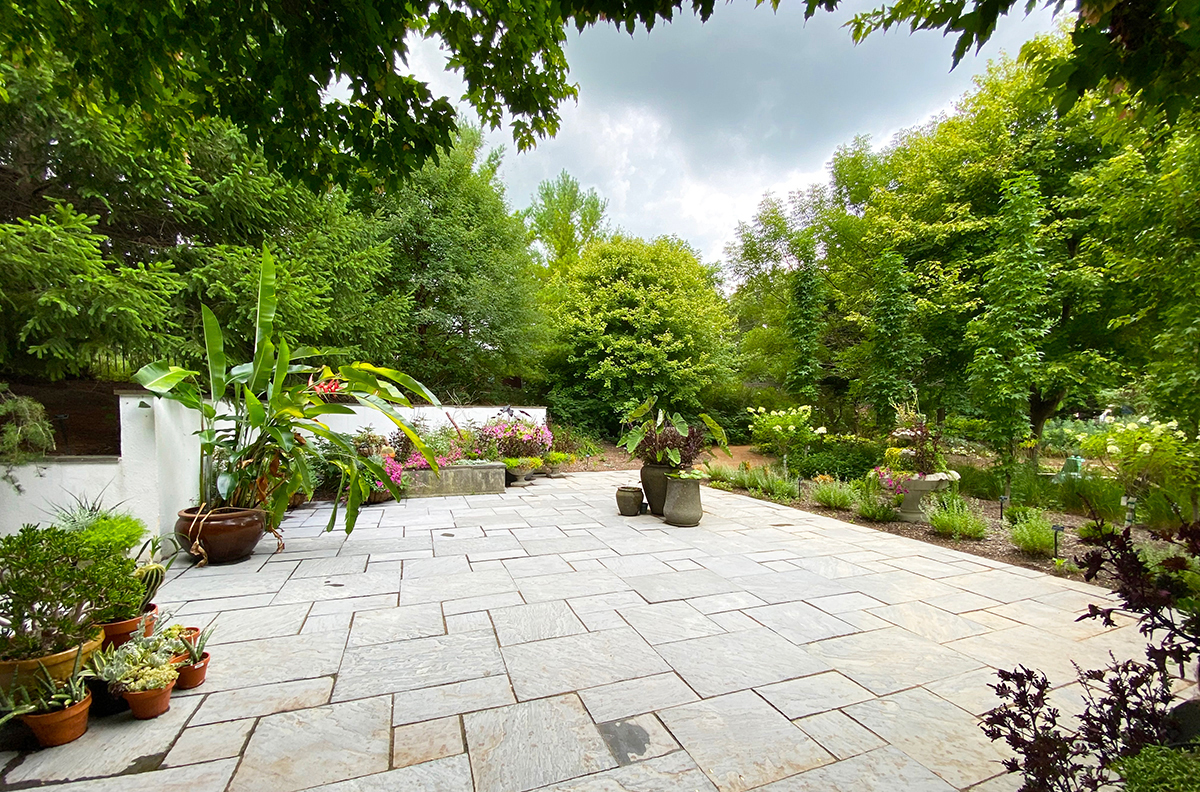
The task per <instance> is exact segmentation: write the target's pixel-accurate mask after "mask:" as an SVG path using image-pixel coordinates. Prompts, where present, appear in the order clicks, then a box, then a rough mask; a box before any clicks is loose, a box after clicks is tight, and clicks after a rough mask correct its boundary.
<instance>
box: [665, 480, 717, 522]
mask: <svg viewBox="0 0 1200 792" xmlns="http://www.w3.org/2000/svg"><path fill="white" fill-rule="evenodd" d="M706 478H708V476H706V475H704V474H703V473H701V472H700V471H699V470H676V471H673V472H671V473H668V474H667V494H666V498H665V499H664V501H663V520H664V521H665V522H666V523H667V524H668V525H675V526H679V527H681V528H690V527H691V526H693V525H699V524H700V519H701V518H702V517H703V516H704V508H703V507H702V506H701V504H700V482H701V481H703V480H704V479H706Z"/></svg>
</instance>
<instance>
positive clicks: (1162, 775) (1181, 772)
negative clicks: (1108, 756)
mask: <svg viewBox="0 0 1200 792" xmlns="http://www.w3.org/2000/svg"><path fill="white" fill-rule="evenodd" d="M1115 768H1116V770H1117V772H1119V773H1120V774H1121V777H1122V778H1124V779H1125V790H1126V792H1200V753H1194V752H1191V751H1183V750H1176V749H1172V748H1167V747H1166V746H1164V745H1147V746H1146V747H1145V748H1143V749H1142V750H1141V751H1139V752H1138V753H1137V754H1135V755H1134V756H1129V757H1126V758H1124V759H1122V760H1120V761H1119V762H1117V763H1116V765H1115Z"/></svg>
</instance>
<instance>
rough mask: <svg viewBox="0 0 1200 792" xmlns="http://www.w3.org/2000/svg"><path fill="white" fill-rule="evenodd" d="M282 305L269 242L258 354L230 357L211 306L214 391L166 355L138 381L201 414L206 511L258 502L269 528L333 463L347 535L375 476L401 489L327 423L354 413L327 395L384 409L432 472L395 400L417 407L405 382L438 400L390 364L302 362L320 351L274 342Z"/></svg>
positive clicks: (208, 344)
mask: <svg viewBox="0 0 1200 792" xmlns="http://www.w3.org/2000/svg"><path fill="white" fill-rule="evenodd" d="M275 307H276V298H275V263H274V260H273V259H272V257H271V255H270V253H269V252H268V251H266V250H265V249H264V251H263V258H262V270H261V274H260V278H259V292H258V307H257V318H256V321H255V340H254V354H253V359H252V360H250V361H249V362H245V363H241V364H238V365H233V366H231V365H230V364H229V361H228V360H227V358H226V355H225V346H224V338H223V335H222V331H221V326H220V323H219V322H218V321H217V318H216V316H215V315H214V314H213V312H212V311H211V310H209V308H208V307H207V306H205V307H203V309H202V313H203V318H204V345H205V351H206V354H207V360H208V371H207V375H208V376H207V390H206V389H205V388H204V386H203V385H202V384H201V382H200V380H201V379H202V374H201V373H200V372H197V371H189V370H187V369H183V368H180V367H178V366H174V365H170V364H169V363H167V362H166V361H157V362H155V363H151V364H149V365H147V366H145V367H143V368H142V369H141V370H140V371H138V372H137V374H135V375H134V379H135V380H136V381H137V382H138V383H140V384H141V385H142V386H144V387H145V388H147V389H148V390H150V391H152V392H154V393H156V394H158V395H159V396H162V397H164V398H168V399H173V400H175V401H178V402H180V403H181V404H184V405H185V406H187V407H190V408H191V409H193V410H196V411H197V412H199V414H200V431H199V432H198V435H199V437H200V481H199V491H198V495H199V505H200V507H201V511H207V510H211V509H215V508H219V507H222V506H232V507H237V508H261V509H264V510H266V511H267V513H268V515H269V519H270V522H269V525H270V526H272V527H274V526H277V525H278V524H279V521H280V520H281V519H282V517H283V513H284V510H285V509H286V508H287V503H288V500H289V499H290V498H291V496H292V495H293V494H295V493H296V492H298V491H301V490H303V491H304V492H306V493H308V494H310V495H311V494H312V491H313V486H314V466H317V465H322V464H326V463H330V464H333V465H336V466H337V467H338V469H339V470H340V471H341V474H342V482H341V485H340V487H339V488H338V491H339V492H348V493H349V495H348V498H347V501H346V511H345V527H346V531H347V532H349V531H351V530H353V528H354V523H355V521H356V520H357V517H358V511H359V506H360V505H361V504H362V502H364V501H365V500H366V498H367V496H368V494H369V493H370V491H371V485H372V483H373V482H374V481H381V482H383V483H384V485H385V486H387V488H388V489H389V490H390V491H392V494H393V495H395V496H396V497H401V493H400V491H399V488H398V487H397V486H396V485H395V484H394V483H393V482H392V480H391V478H390V477H389V476H388V475H387V474H386V473H385V472H384V470H383V467H382V466H381V465H380V464H379V463H377V462H375V461H374V460H371V459H369V458H366V457H361V456H360V455H359V454H358V452H357V450H356V448H355V445H354V442H353V440H352V439H351V438H350V437H348V436H347V435H344V434H342V433H340V432H336V431H333V430H331V429H330V428H329V427H328V426H327V425H326V424H325V423H323V422H322V420H321V419H322V416H325V415H331V414H352V413H353V410H352V409H351V408H350V407H349V406H348V405H346V404H341V403H331V402H328V401H327V400H326V397H327V396H329V395H333V394H337V395H340V396H349V397H352V398H353V399H355V400H356V401H357V402H358V403H359V404H362V405H365V406H368V407H372V408H374V409H376V410H379V411H380V412H381V413H383V414H384V415H386V416H387V417H388V418H389V419H390V420H391V421H392V422H393V423H395V424H396V426H397V427H399V428H400V430H401V431H403V432H404V434H405V435H407V436H408V437H409V438H410V439H411V440H412V443H413V446H414V447H415V448H416V449H418V450H419V451H420V452H421V453H422V454H423V455H424V456H425V458H426V459H427V460H429V463H430V466H431V467H433V468H434V469H435V470H436V469H437V460H436V459H435V458H434V457H433V454H432V453H431V452H430V451H429V449H428V448H427V447H426V446H425V444H424V443H423V442H422V441H421V438H420V437H418V436H417V434H416V432H415V431H414V430H413V428H412V427H411V426H410V425H409V424H408V423H407V422H406V421H405V420H404V419H402V418H401V417H400V415H399V414H397V412H396V411H395V410H394V409H393V407H395V406H397V405H398V406H403V407H409V406H411V402H410V401H409V399H408V397H407V396H405V394H404V392H403V391H402V390H401V388H403V389H405V390H407V391H410V392H412V393H416V394H418V395H420V396H422V397H423V398H425V399H427V400H428V401H429V402H430V403H432V404H435V405H437V404H439V402H438V400H437V398H436V397H435V396H434V395H433V394H432V393H430V392H429V390H428V389H426V388H425V386H424V385H422V384H421V383H419V382H417V381H416V380H414V379H412V378H411V377H409V376H408V375H406V374H403V373H401V372H399V371H395V370H392V369H386V368H379V367H377V366H373V365H371V364H369V363H351V364H349V365H344V366H339V367H338V368H337V370H336V371H334V370H333V369H331V368H330V367H328V366H321V367H316V366H312V365H306V364H303V363H301V362H300V361H303V360H305V359H308V358H312V357H314V356H315V355H317V354H319V351H318V350H316V349H313V348H310V347H299V348H297V349H290V348H289V347H288V344H287V342H286V341H285V340H283V339H282V338H280V339H278V341H277V340H276V339H275V338H274V335H275V334H274V322H275ZM305 377H307V379H305ZM311 437H318V438H321V439H324V440H325V441H326V442H328V443H329V444H331V445H332V446H333V447H334V448H335V449H337V450H338V451H339V452H341V453H340V454H338V455H331V456H330V457H328V458H327V459H322V458H321V456H320V454H318V452H317V449H316V447H315V444H314V443H311V442H309V440H310V438H311ZM356 462H357V464H356ZM364 473H365V474H366V475H364ZM372 477H373V478H372ZM337 512H338V505H337V504H335V505H334V510H333V513H332V514H331V515H330V518H329V525H328V526H327V527H326V529H327V530H332V528H333V525H334V523H335V522H336V520H337Z"/></svg>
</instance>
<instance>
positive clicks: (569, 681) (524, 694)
mask: <svg viewBox="0 0 1200 792" xmlns="http://www.w3.org/2000/svg"><path fill="white" fill-rule="evenodd" d="M501 651H502V652H503V653H504V662H505V664H507V666H508V673H509V676H510V677H511V678H512V683H513V690H514V691H515V692H516V694H517V698H518V699H519V700H522V701H523V700H527V699H533V698H540V697H542V696H551V695H554V694H556V693H564V692H567V691H571V690H581V689H583V688H588V687H596V686H597V685H605V684H608V683H610V682H618V681H620V680H622V679H632V678H634V677H642V676H650V675H651V674H657V673H661V672H663V671H669V670H670V668H669V666H668V665H667V664H666V663H665V662H663V659H662V658H661V657H660V656H659V655H658V654H656V653H655V652H654V650H653V649H651V648H650V646H649V645H648V644H647V643H646V642H645V641H643V640H642V638H641V636H639V635H638V634H637V633H636V632H634V631H633V630H632V629H630V628H628V627H625V628H618V629H615V630H600V631H598V632H590V633H583V634H581V635H569V636H567V637H565V638H551V639H548V640H545V641H534V642H533V643H525V644H517V645H515V646H506V647H504V648H503V649H502V650H501Z"/></svg>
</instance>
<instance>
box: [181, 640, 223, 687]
mask: <svg viewBox="0 0 1200 792" xmlns="http://www.w3.org/2000/svg"><path fill="white" fill-rule="evenodd" d="M189 629H192V630H194V629H196V628H194V627H192V628H189ZM212 632H213V628H212V627H209V628H208V629H206V630H203V631H197V632H195V633H192V634H188V635H183V636H181V637H180V639H179V641H180V643H181V644H182V645H183V651H184V656H183V659H182V660H180V661H179V662H177V663H176V669H177V670H178V671H179V681H178V682H176V684H175V687H176V688H177V689H179V690H191V689H192V688H194V687H200V686H201V685H203V684H204V679H205V677H207V676H208V652H206V651H205V650H204V647H205V646H207V645H208V639H209V638H211V637H212ZM173 659H175V660H179V655H176V656H175V658H173Z"/></svg>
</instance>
